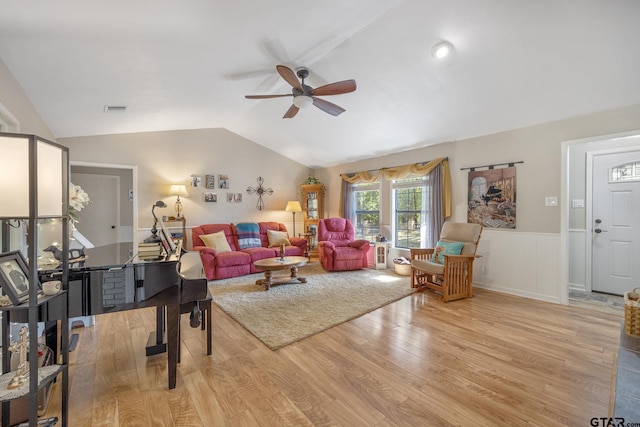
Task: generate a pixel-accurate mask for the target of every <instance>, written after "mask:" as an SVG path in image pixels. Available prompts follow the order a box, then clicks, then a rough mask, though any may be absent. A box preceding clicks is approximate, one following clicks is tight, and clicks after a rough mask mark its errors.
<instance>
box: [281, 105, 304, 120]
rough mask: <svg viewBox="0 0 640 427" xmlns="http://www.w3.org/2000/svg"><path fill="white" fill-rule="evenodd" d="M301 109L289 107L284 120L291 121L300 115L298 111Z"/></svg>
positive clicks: (293, 106)
mask: <svg viewBox="0 0 640 427" xmlns="http://www.w3.org/2000/svg"><path fill="white" fill-rule="evenodd" d="M299 110H300V109H299V108H298V107H296V106H295V105H293V104H291V107H289V109H288V110H287V112H286V113H284V116H282V118H283V119H291V118H293V117H294V116H295V115H296V114H298V111H299Z"/></svg>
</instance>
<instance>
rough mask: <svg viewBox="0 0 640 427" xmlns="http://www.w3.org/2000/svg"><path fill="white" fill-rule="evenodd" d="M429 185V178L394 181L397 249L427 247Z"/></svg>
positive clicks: (429, 207) (429, 208)
mask: <svg viewBox="0 0 640 427" xmlns="http://www.w3.org/2000/svg"><path fill="white" fill-rule="evenodd" d="M428 183H429V178H428V176H422V177H414V178H406V179H397V180H394V181H393V183H392V190H393V226H394V231H393V232H394V240H395V245H396V247H399V248H420V247H427V244H428V243H429V242H427V234H428V233H427V230H428V226H429V224H428V222H429V217H430V210H431V203H430V200H431V195H430V194H429V191H430V190H429V185H428Z"/></svg>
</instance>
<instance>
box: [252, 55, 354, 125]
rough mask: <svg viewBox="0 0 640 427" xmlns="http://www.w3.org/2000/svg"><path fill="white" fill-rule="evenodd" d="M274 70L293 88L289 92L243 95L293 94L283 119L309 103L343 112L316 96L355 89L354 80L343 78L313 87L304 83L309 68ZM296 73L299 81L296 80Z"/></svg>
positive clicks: (325, 109) (277, 67) (333, 114)
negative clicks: (339, 80) (295, 70)
mask: <svg viewBox="0 0 640 427" xmlns="http://www.w3.org/2000/svg"><path fill="white" fill-rule="evenodd" d="M276 70H278V73H279V74H280V76H281V77H282V78H283V79H284V80H285V81H286V82H287V83H289V84H290V85H291V87H292V88H293V89H292V90H291V93H289V94H286V95H245V98H247V99H266V98H282V97H284V96H293V105H292V106H291V107H290V108H289V109H288V110H287V112H286V113H285V114H284V116H282V118H283V119H290V118H292V117H294V116H295V115H296V114H297V113H298V110H300V108H304V107H307V106H308V105H310V104H313V105H315V106H316V107H318V108H319V109H321V110H322V111H324V112H325V113H329V114H331V115H332V116H337V115H339V114H342V113H344V112H345V109H344V108H342V107H340V106H338V105H336V104H333V103H331V102H329V101H325V100H324V99H321V98H318V96H327V95H340V94H342V93H349V92H353V91H354V90H356V81H355V80H344V81H341V82H336V83H329V84H327V85H324V86H320V87H318V88H315V89H314V88H312V87H310V86H307V85H305V84H304V79H305V78H307V77H308V76H309V70H307V69H306V68H300V69H299V70H298V71H297V73H294V72H293V70H292V69H291V68H289V67H286V66H284V65H276ZM296 75H297V76H298V77H299V78H300V80H301V81H298V79H297V78H296Z"/></svg>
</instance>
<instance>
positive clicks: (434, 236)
mask: <svg viewBox="0 0 640 427" xmlns="http://www.w3.org/2000/svg"><path fill="white" fill-rule="evenodd" d="M442 176H443V173H442V164H439V165H438V166H436V167H435V168H434V169H433V170H432V171H431V172H430V173H429V181H428V184H427V185H428V186H429V194H430V195H431V200H430V203H431V210H430V211H429V219H428V221H429V224H428V226H427V233H428V239H427V247H428V248H435V247H436V243H437V242H438V240H439V239H440V230H442V226H443V225H444V215H443V212H444V209H443V206H442V205H443V200H444V197H443V194H442V193H443V187H444V186H443V184H442Z"/></svg>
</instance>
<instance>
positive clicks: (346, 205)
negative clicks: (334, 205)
mask: <svg viewBox="0 0 640 427" xmlns="http://www.w3.org/2000/svg"><path fill="white" fill-rule="evenodd" d="M354 202H355V201H354V200H353V184H352V183H350V182H348V181H345V180H342V188H341V189H340V215H341V216H342V218H347V219H348V220H349V221H351V222H352V223H355V222H356V207H355V203H354Z"/></svg>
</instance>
